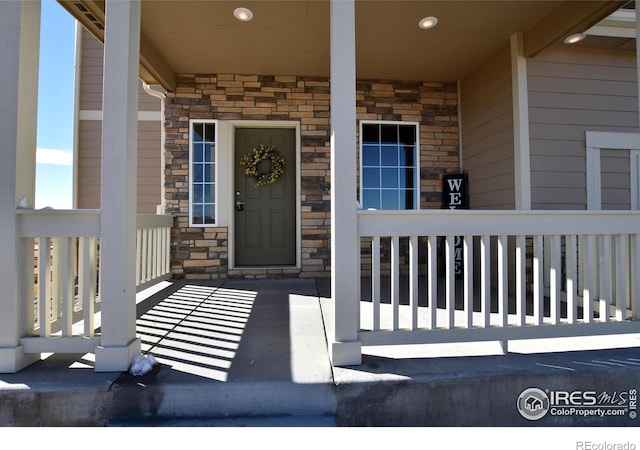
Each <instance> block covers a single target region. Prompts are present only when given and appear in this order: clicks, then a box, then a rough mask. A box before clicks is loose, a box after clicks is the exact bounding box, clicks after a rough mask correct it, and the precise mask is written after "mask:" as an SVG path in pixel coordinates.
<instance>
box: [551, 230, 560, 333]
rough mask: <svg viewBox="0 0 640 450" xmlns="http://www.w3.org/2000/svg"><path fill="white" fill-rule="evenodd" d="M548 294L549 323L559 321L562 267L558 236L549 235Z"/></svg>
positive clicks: (557, 322)
mask: <svg viewBox="0 0 640 450" xmlns="http://www.w3.org/2000/svg"><path fill="white" fill-rule="evenodd" d="M549 252H550V255H549V259H550V261H549V263H550V266H549V294H550V315H551V323H553V324H556V325H557V324H559V323H560V289H561V286H562V279H561V276H562V268H561V263H560V255H561V249H560V236H558V235H553V236H549Z"/></svg>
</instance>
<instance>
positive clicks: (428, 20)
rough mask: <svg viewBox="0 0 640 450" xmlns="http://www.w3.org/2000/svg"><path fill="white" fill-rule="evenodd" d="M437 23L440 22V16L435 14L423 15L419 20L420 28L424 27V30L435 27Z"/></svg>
mask: <svg viewBox="0 0 640 450" xmlns="http://www.w3.org/2000/svg"><path fill="white" fill-rule="evenodd" d="M437 24H438V18H437V17H433V16H429V17H423V18H422V19H420V21H419V22H418V26H419V27H420V28H422V29H423V30H428V29H429V28H433V27H435V26H436V25H437Z"/></svg>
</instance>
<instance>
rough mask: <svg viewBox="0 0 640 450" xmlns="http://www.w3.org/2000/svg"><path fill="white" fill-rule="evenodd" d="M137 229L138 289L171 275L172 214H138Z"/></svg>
mask: <svg viewBox="0 0 640 450" xmlns="http://www.w3.org/2000/svg"><path fill="white" fill-rule="evenodd" d="M137 220H138V223H137V230H136V285H137V286H138V290H141V289H144V288H145V287H147V286H149V285H150V284H153V283H157V282H158V281H161V280H163V279H167V278H169V276H170V275H171V265H170V248H171V227H172V226H173V218H172V217H171V216H159V215H155V214H138V217H137Z"/></svg>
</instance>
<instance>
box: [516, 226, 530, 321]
mask: <svg viewBox="0 0 640 450" xmlns="http://www.w3.org/2000/svg"><path fill="white" fill-rule="evenodd" d="M515 257H516V292H515V294H516V316H517V317H516V323H517V325H519V326H522V325H524V324H525V320H526V313H527V273H526V270H527V261H526V258H527V239H526V236H516V256H515Z"/></svg>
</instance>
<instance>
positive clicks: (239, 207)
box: [236, 200, 244, 211]
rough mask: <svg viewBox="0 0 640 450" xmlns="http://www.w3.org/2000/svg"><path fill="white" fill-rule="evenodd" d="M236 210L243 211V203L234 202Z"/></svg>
mask: <svg viewBox="0 0 640 450" xmlns="http://www.w3.org/2000/svg"><path fill="white" fill-rule="evenodd" d="M236 209H237V210H238V211H242V210H243V209H244V202H241V201H240V200H237V201H236Z"/></svg>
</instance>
